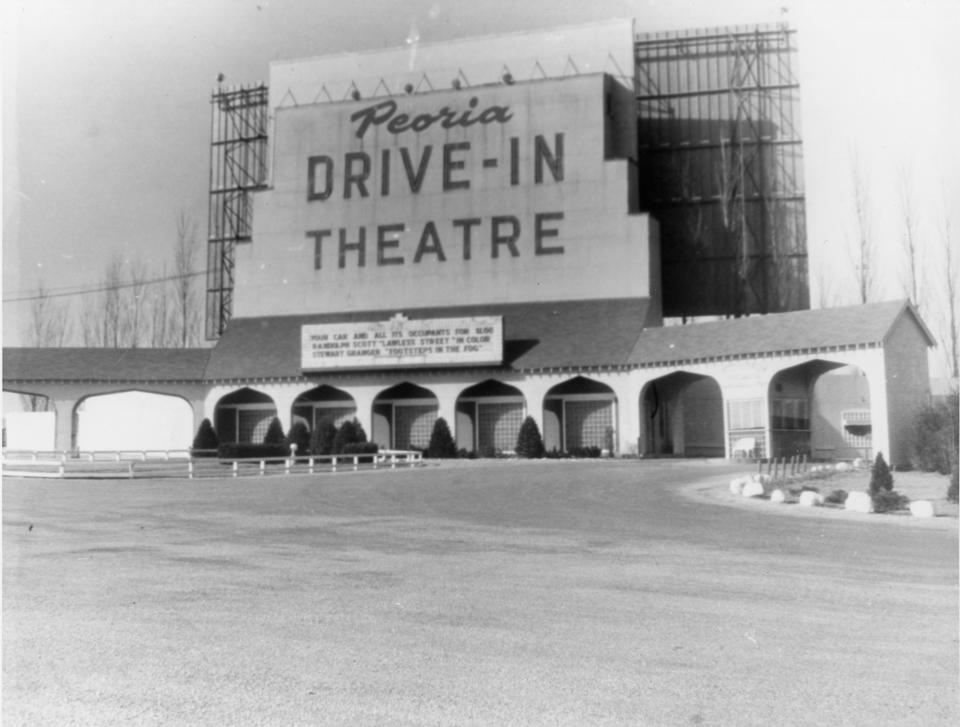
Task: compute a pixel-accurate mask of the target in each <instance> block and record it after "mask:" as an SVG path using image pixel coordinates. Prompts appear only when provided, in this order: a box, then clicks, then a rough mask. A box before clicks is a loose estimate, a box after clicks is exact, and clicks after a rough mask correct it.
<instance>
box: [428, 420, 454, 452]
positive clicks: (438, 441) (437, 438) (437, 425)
mask: <svg viewBox="0 0 960 727" xmlns="http://www.w3.org/2000/svg"><path fill="white" fill-rule="evenodd" d="M427 456H428V457H430V458H432V459H452V458H454V457H456V456H457V445H456V444H455V443H454V441H453V435H452V434H450V426H449V425H448V424H447V420H446V419H444V418H443V417H439V418H438V419H437V421H435V422H434V423H433V431H432V432H431V433H430V444H429V446H427Z"/></svg>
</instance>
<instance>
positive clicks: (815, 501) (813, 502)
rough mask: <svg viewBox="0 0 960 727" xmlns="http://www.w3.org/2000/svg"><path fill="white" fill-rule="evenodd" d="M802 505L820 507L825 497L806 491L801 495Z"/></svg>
mask: <svg viewBox="0 0 960 727" xmlns="http://www.w3.org/2000/svg"><path fill="white" fill-rule="evenodd" d="M800 504H801V505H803V506H804V507H820V506H821V505H822V504H823V495H821V494H820V493H819V492H814V491H813V490H804V491H803V492H801V493H800Z"/></svg>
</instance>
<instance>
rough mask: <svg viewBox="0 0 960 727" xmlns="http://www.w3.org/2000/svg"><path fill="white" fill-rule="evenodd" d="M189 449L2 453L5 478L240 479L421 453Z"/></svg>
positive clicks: (414, 457)
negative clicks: (243, 453)
mask: <svg viewBox="0 0 960 727" xmlns="http://www.w3.org/2000/svg"><path fill="white" fill-rule="evenodd" d="M197 454H199V453H198V452H191V451H190V450H120V451H96V452H70V451H32V450H4V452H3V458H2V464H3V474H4V476H5V477H45V478H76V479H84V478H114V479H115V478H128V479H134V478H158V477H180V478H187V479H195V478H200V477H245V476H267V475H288V474H319V473H323V472H343V471H353V472H356V471H359V470H361V469H384V468H390V469H396V468H397V467H415V466H417V465H419V464H422V462H423V455H422V454H421V453H420V452H413V451H406V450H382V451H380V452H377V453H376V454H336V455H329V454H328V455H301V456H288V457H244V458H229V459H220V458H218V457H217V456H216V452H215V451H213V450H209V451H206V452H204V453H203V454H205V455H206V456H203V454H201V456H196V455H197Z"/></svg>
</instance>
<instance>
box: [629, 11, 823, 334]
mask: <svg viewBox="0 0 960 727" xmlns="http://www.w3.org/2000/svg"><path fill="white" fill-rule="evenodd" d="M635 49H636V79H637V83H636V91H637V101H638V132H639V139H638V141H639V145H638V146H639V154H638V163H639V165H640V178H641V180H642V181H641V209H643V210H644V211H648V212H650V213H651V214H653V215H654V217H656V218H657V219H658V220H659V222H660V240H661V257H662V276H663V305H664V315H667V316H677V317H684V318H686V317H689V316H697V315H744V314H748V313H768V312H778V311H787V310H796V309H803V308H808V307H809V288H808V280H807V246H806V229H805V211H804V204H805V203H804V192H803V157H802V141H801V137H800V132H799V123H798V122H799V116H800V107H799V83H798V80H797V70H796V56H797V49H796V31H793V30H791V29H789V28H788V27H787V26H785V25H782V26H757V27H746V28H719V29H711V30H698V31H685V32H669V33H656V34H649V35H638V36H637V39H636V45H635Z"/></svg>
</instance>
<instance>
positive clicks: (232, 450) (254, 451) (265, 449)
mask: <svg viewBox="0 0 960 727" xmlns="http://www.w3.org/2000/svg"><path fill="white" fill-rule="evenodd" d="M217 456H218V457H219V458H220V459H253V458H256V459H270V460H273V461H276V458H277V457H280V458H281V459H285V458H287V457H289V456H290V447H289V446H288V445H287V444H286V443H284V444H266V443H264V444H252V443H250V442H224V443H223V444H221V445H220V446H219V447H218V448H217Z"/></svg>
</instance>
